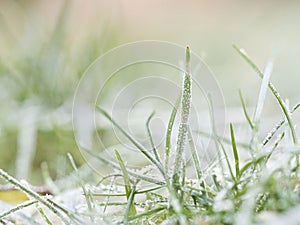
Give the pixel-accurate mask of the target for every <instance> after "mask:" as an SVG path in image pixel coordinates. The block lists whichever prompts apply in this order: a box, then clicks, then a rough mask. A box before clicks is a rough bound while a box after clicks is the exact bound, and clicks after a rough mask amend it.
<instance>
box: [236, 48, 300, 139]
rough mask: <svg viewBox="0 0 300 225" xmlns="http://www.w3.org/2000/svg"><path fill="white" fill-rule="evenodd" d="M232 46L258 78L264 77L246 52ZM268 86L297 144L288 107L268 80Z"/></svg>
mask: <svg viewBox="0 0 300 225" xmlns="http://www.w3.org/2000/svg"><path fill="white" fill-rule="evenodd" d="M233 48H234V49H235V50H236V51H237V52H238V53H239V54H240V55H241V56H242V57H243V59H245V60H246V62H247V63H248V64H249V65H250V66H251V67H252V68H253V69H254V71H255V72H256V73H257V74H258V75H259V77H260V78H263V77H264V74H263V73H262V72H261V71H260V69H259V68H258V67H257V66H256V65H255V63H254V62H253V61H252V60H251V59H250V58H249V57H248V55H247V54H246V52H245V51H244V50H243V49H240V48H239V47H237V46H236V45H233ZM268 86H269V88H270V90H271V91H272V93H273V95H274V96H275V98H276V100H277V101H278V103H279V105H280V107H281V109H282V111H283V113H284V115H285V117H286V119H287V122H288V125H289V127H290V130H291V133H292V137H293V142H294V144H298V139H297V135H296V131H295V128H294V126H293V123H292V119H291V117H290V113H289V111H288V109H287V108H286V106H285V104H284V102H283V100H282V98H281V97H280V94H279V93H278V91H277V90H276V89H275V87H274V85H273V84H272V83H271V82H269V83H268Z"/></svg>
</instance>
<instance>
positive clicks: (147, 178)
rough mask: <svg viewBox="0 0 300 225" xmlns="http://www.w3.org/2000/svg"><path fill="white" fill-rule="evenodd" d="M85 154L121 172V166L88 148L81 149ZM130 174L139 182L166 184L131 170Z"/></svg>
mask: <svg viewBox="0 0 300 225" xmlns="http://www.w3.org/2000/svg"><path fill="white" fill-rule="evenodd" d="M81 148H82V149H83V150H84V151H85V152H87V153H88V154H90V155H91V156H93V157H95V158H96V159H98V160H100V161H101V162H103V163H105V164H107V165H110V166H111V167H113V168H115V169H118V170H121V168H120V166H119V165H118V164H116V163H114V162H112V161H110V160H108V159H106V158H104V157H101V156H100V155H98V154H96V153H95V152H93V151H91V150H89V149H86V148H83V147H81ZM128 174H129V175H131V176H133V177H135V178H137V179H139V180H144V181H146V182H149V183H153V184H157V185H164V184H165V183H164V182H162V181H160V180H156V179H153V178H151V177H148V176H144V175H140V174H137V173H135V172H132V171H130V170H128Z"/></svg>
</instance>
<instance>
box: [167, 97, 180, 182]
mask: <svg viewBox="0 0 300 225" xmlns="http://www.w3.org/2000/svg"><path fill="white" fill-rule="evenodd" d="M179 104H180V96H179V97H178V98H177V101H176V103H175V105H174V107H173V110H172V113H171V116H170V119H169V123H168V129H167V134H166V152H165V173H166V179H167V182H168V179H169V177H168V173H169V159H170V151H171V136H172V130H173V125H174V121H175V118H176V114H177V110H178V107H179Z"/></svg>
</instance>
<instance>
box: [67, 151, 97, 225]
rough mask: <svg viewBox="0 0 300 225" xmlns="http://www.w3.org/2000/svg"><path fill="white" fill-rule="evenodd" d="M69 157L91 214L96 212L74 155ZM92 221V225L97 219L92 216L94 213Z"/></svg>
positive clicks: (91, 217)
mask: <svg viewBox="0 0 300 225" xmlns="http://www.w3.org/2000/svg"><path fill="white" fill-rule="evenodd" d="M67 156H68V159H69V161H70V163H71V166H72V168H73V169H74V171H75V172H76V177H77V179H78V181H79V182H80V186H81V189H82V192H83V194H84V197H85V200H86V204H87V206H88V209H89V212H93V211H94V209H93V206H92V205H93V204H92V201H93V200H92V198H91V196H90V194H89V193H88V191H87V190H86V188H85V186H84V182H83V180H82V179H81V178H80V176H79V175H78V168H77V166H76V163H75V161H74V159H73V157H72V155H71V154H70V153H68V154H67ZM90 220H91V222H92V223H94V222H95V218H94V216H93V215H92V213H91V215H90Z"/></svg>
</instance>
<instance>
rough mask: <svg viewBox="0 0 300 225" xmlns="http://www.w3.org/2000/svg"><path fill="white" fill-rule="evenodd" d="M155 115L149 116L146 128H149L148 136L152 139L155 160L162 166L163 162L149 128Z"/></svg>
mask: <svg viewBox="0 0 300 225" xmlns="http://www.w3.org/2000/svg"><path fill="white" fill-rule="evenodd" d="M154 114H155V113H154V112H152V113H151V114H150V116H149V118H148V119H147V122H146V127H147V133H148V136H149V139H150V144H151V147H152V151H153V154H154V156H155V159H156V161H157V162H159V163H160V164H161V161H160V158H159V155H158V152H157V149H156V147H155V144H154V141H153V137H152V134H151V130H150V126H149V124H150V121H151V119H152V118H153V116H154ZM161 165H162V164H161Z"/></svg>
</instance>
